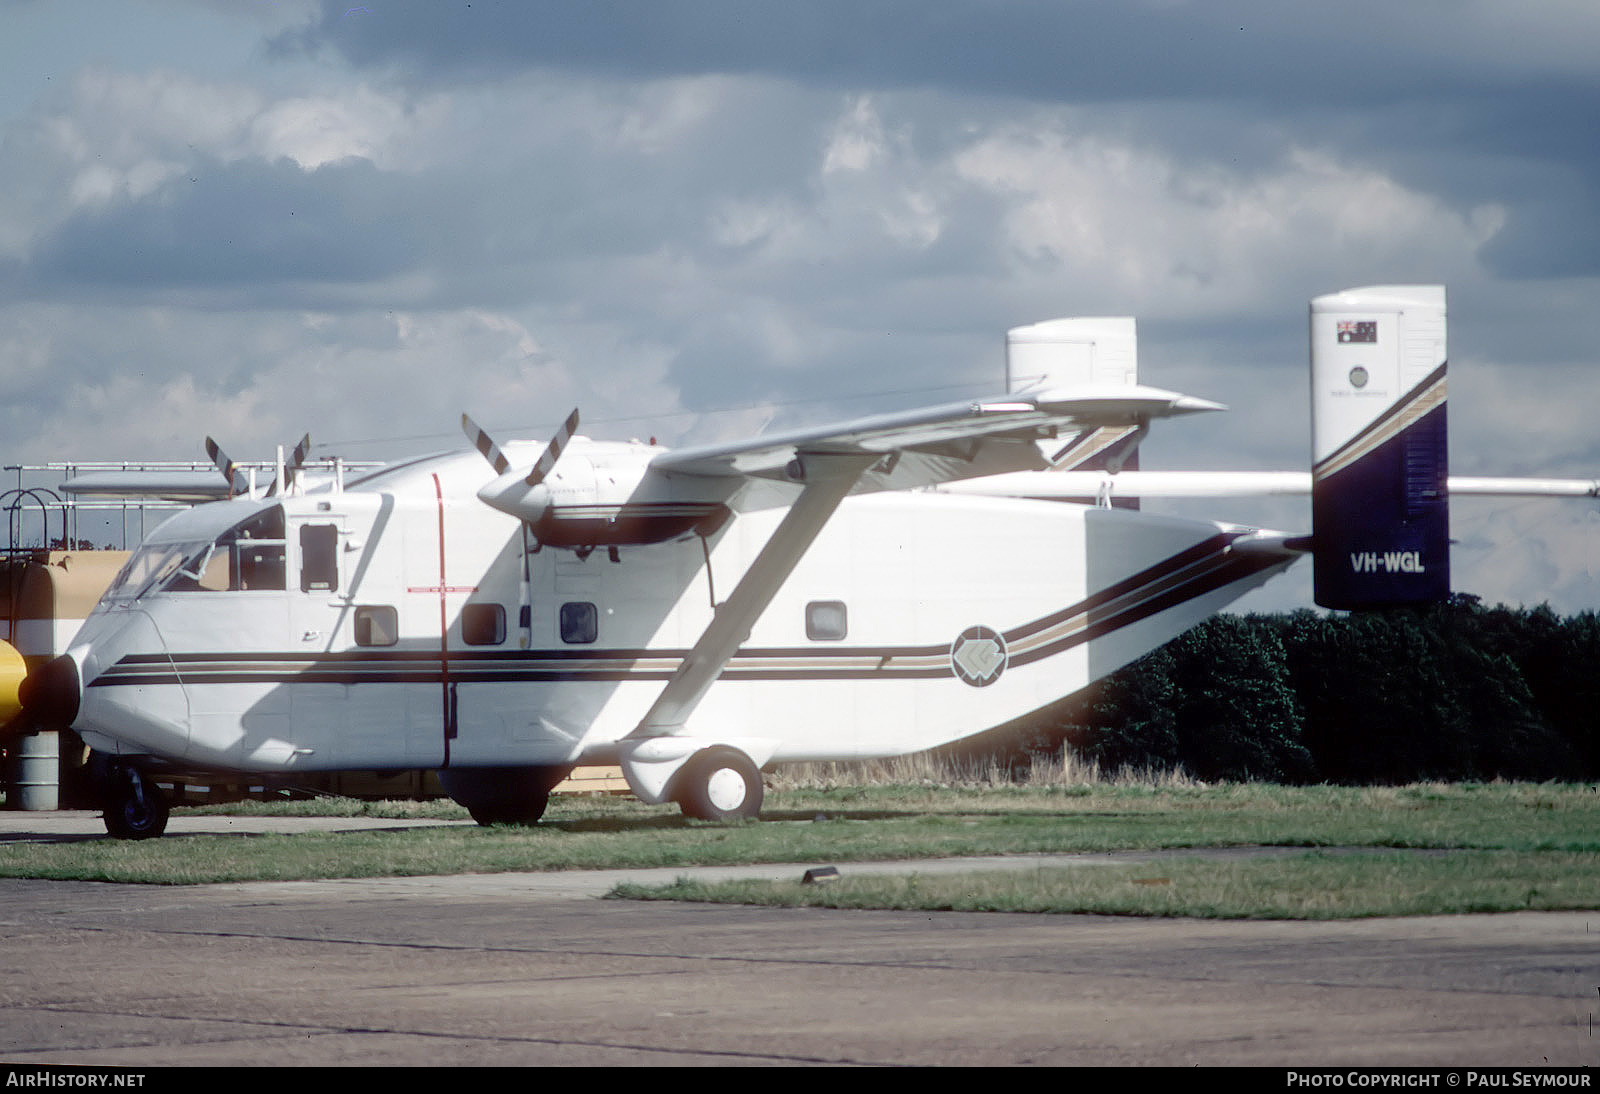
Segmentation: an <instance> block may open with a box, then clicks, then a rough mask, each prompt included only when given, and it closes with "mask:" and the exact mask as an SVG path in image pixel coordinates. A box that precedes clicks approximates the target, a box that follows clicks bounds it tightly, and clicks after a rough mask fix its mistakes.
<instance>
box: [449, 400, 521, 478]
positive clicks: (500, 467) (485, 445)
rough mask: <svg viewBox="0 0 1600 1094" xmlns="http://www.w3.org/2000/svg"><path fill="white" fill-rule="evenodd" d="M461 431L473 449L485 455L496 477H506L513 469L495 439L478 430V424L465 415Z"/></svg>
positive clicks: (462, 416) (462, 417)
mask: <svg viewBox="0 0 1600 1094" xmlns="http://www.w3.org/2000/svg"><path fill="white" fill-rule="evenodd" d="M461 430H462V432H463V433H465V434H466V435H467V440H469V441H471V442H472V447H474V448H476V449H477V450H478V451H479V452H480V453H482V454H483V458H484V459H486V460H488V461H489V464H490V466H492V467H493V468H494V473H495V474H496V475H504V474H505V473H506V472H507V471H509V470H510V469H511V461H510V460H508V459H506V454H505V453H504V452H502V451H500V446H499V445H497V444H495V443H494V439H493V438H492V437H490V436H489V434H487V433H485V432H484V431H483V430H482V429H479V428H478V423H477V422H475V421H473V420H472V419H471V418H469V417H467V416H466V415H465V414H463V415H461Z"/></svg>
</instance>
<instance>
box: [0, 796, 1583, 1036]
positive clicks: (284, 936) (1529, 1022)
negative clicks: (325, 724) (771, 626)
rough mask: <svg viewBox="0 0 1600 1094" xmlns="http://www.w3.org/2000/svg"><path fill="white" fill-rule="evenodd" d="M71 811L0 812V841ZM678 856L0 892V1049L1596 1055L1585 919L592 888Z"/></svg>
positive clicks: (49, 824) (86, 824)
mask: <svg viewBox="0 0 1600 1094" xmlns="http://www.w3.org/2000/svg"><path fill="white" fill-rule="evenodd" d="M98 823H99V822H98V821H96V820H94V819H93V817H92V815H84V814H78V815H72V814H54V815H51V814H16V813H9V814H0V854H3V852H4V844H5V843H7V842H14V841H16V840H21V839H41V838H43V839H52V838H53V839H72V838H84V837H85V836H88V835H90V834H92V833H94V832H96V831H97V830H98V829H97V826H98ZM183 823H184V824H185V825H195V826H197V827H200V828H209V830H228V831H242V830H248V829H252V828H255V827H256V826H257V822H247V821H243V820H241V819H240V818H212V819H209V820H206V819H198V818H183ZM263 823H266V824H267V825H268V826H269V827H277V826H279V825H282V824H284V823H286V822H282V821H276V820H275V821H271V822H263ZM287 823H289V824H291V825H292V824H294V823H297V822H287ZM327 823H329V824H331V825H332V826H341V825H340V824H339V822H327ZM347 823H349V824H351V825H354V824H356V823H358V822H347ZM359 823H364V824H365V825H366V826H377V827H405V826H409V825H407V824H403V823H400V822H392V821H383V822H359ZM316 826H319V827H321V826H324V823H323V822H318V823H317V825H316ZM1103 860H1104V856H1093V857H1085V859H1084V860H1080V861H1088V862H1092V861H1103ZM1017 861H1018V860H1016V859H1011V860H1006V862H1008V863H1010V864H1012V865H1015V864H1016V863H1017ZM802 868H803V867H777V868H760V869H761V871H762V872H768V873H772V874H774V875H775V876H796V875H798V873H799V872H800V870H801V869H802ZM852 868H853V867H850V866H844V867H842V869H845V870H850V869H852ZM901 868H902V869H908V870H910V869H918V870H926V869H928V868H929V867H928V865H927V864H906V865H904V866H902V867H901ZM687 872H689V871H684V870H668V871H606V872H595V873H589V872H583V873H563V874H500V875H470V876H466V877H459V878H408V879H384V880H381V881H332V882H284V883H252V884H246V885H205V886H190V887H156V886H125V885H100V884H87V883H74V882H45V881H16V880H9V881H6V880H0V947H3V948H0V1060H3V1061H5V1062H8V1063H65V1064H102V1063H104V1064H121V1065H130V1066H135V1067H137V1066H142V1065H159V1064H350V1065H382V1064H435V1065H464V1064H593V1065H600V1064H604V1065H629V1064H635V1065H655V1066H660V1065H672V1064H780V1065H781V1064H1181V1065H1190V1064H1278V1065H1376V1064H1386V1065H1398V1064H1413V1065H1453V1066H1466V1065H1473V1064H1476V1065H1495V1064H1498V1065H1542V1064H1547V1063H1548V1064H1559V1065H1591V1066H1592V1065H1594V1064H1596V1063H1600V1033H1597V1032H1596V1031H1595V1029H1594V1026H1595V1023H1596V1019H1597V1018H1600V915H1597V914H1591V913H1563V914H1551V913H1540V914H1533V913H1528V914H1515V915H1500V916H1451V917H1432V918H1422V919H1388V920H1361V921H1351V922H1338V923H1286V922H1266V923H1237V922H1205V921H1174V920H1138V919H1113V918H1106V917H1093V916H1020V915H987V914H985V915H972V914H961V913H905V912H837V911H825V910H811V909H807V910H772V909H758V908H726V907H711V906H705V905H683V904H637V903H631V902H621V901H605V900H599V899H595V895H596V894H598V893H602V892H604V891H605V890H607V889H609V888H610V886H611V885H613V884H614V883H615V882H616V881H617V880H618V879H619V878H621V877H624V876H626V877H632V878H643V879H649V878H650V877H651V876H655V877H659V876H661V875H663V874H665V875H667V876H675V875H677V874H681V873H687ZM724 872H725V871H724Z"/></svg>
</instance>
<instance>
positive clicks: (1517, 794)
mask: <svg viewBox="0 0 1600 1094" xmlns="http://www.w3.org/2000/svg"><path fill="white" fill-rule="evenodd" d="M871 777H873V775H872V773H871V772H870V771H869V772H865V773H863V772H861V770H860V769H859V768H852V769H849V770H848V771H830V770H828V769H814V770H802V771H800V772H796V773H794V774H792V775H790V776H789V777H787V778H785V779H783V780H782V781H779V782H777V783H776V785H775V786H774V788H773V790H772V792H771V793H769V795H768V799H767V803H768V804H767V808H766V809H765V810H764V811H763V817H764V818H765V819H764V820H763V821H762V822H760V823H748V824H733V825H708V824H701V823H698V822H692V821H686V820H684V819H683V818H682V817H681V816H680V815H679V814H678V811H677V809H676V807H672V806H654V807H652V806H645V805H642V804H640V803H638V802H636V801H633V800H631V799H620V798H578V799H558V800H557V801H556V802H555V803H554V804H553V805H552V807H551V811H550V813H549V814H548V816H547V819H546V821H545V822H544V823H542V824H540V825H538V826H537V827H534V828H511V827H495V828H487V829H484V828H478V827H476V826H472V825H467V824H462V825H460V826H446V827H428V828H412V829H406V830H390V831H382V830H380V831H366V832H344V833H304V834H296V835H251V836H245V835H215V836H211V835H208V836H185V837H178V836H168V837H167V838H165V839H160V840H149V841H143V842H124V841H116V840H109V839H91V840H81V841H76V842H60V843H45V842H15V843H8V844H0V876H7V877H35V878H62V879H77V880H91V881H119V882H145V883H153V884H178V885H181V884H195V883H203V882H221V881H249V880H288V879H297V878H330V877H384V876H401V875H423V874H452V873H484V872H498V871H507V870H561V869H598V868H618V867H663V866H664V867H675V866H692V865H700V864H706V865H721V864H734V863H751V862H799V863H812V864H816V863H834V864H846V863H850V862H863V861H871V860H882V859H898V858H936V857H946V856H954V855H978V854H1026V853H1033V852H1073V851H1117V850H1170V849H1197V848H1219V847H1244V846H1265V847H1278V848H1291V849H1292V848H1299V849H1305V850H1312V849H1319V848H1320V849H1333V848H1339V849H1349V848H1359V849H1362V853H1361V854H1355V855H1352V854H1349V853H1341V854H1337V855H1335V854H1320V855H1318V854H1295V855H1290V856H1287V857H1283V856H1279V857H1278V858H1276V859H1272V860H1264V859H1256V860H1251V861H1247V862H1229V863H1220V864H1219V863H1217V862H1212V861H1206V862H1190V863H1182V862H1175V863H1170V864H1169V863H1167V862H1163V863H1162V865H1161V866H1160V868H1159V872H1153V868H1152V867H1148V866H1146V867H1137V868H1132V870H1131V871H1128V870H1122V869H1121V868H1119V867H1095V868H1094V869H1092V870H1090V869H1085V870H1070V871H1065V873H1066V874H1068V875H1070V876H1068V877H1057V876H1055V875H1056V874H1057V873H1060V872H1058V871H1023V872H1022V880H1024V881H1026V882H1027V886H1026V887H1027V888H1028V889H1031V890H1034V892H1032V893H1031V894H1030V895H1023V894H1022V893H1021V892H1016V893H1013V894H1012V895H1009V896H1005V897H1004V898H1003V899H1002V897H1001V896H1000V895H998V894H1000V893H1001V892H1002V890H1004V889H1008V888H1009V889H1016V888H1017V887H1018V885H1019V884H1020V882H1019V881H1018V879H1017V877H1016V876H1012V877H1010V878H1004V877H1002V878H996V877H995V876H993V875H988V876H986V877H985V878H984V879H982V880H981V881H980V880H974V879H957V880H956V881H955V882H953V883H951V884H952V886H953V888H952V889H951V890H949V891H947V890H946V888H944V886H945V882H943V881H941V882H940V883H939V887H938V888H936V887H935V883H934V882H933V880H932V879H931V878H929V877H926V876H922V877H920V878H919V880H917V881H915V883H903V884H902V886H901V889H902V891H901V892H900V895H899V896H893V895H892V892H891V891H890V890H892V889H893V886H890V885H888V883H874V884H875V885H876V886H877V888H876V889H875V890H872V891H864V894H858V895H855V896H851V897H849V899H853V900H856V901H858V902H859V905H858V906H872V907H885V906H888V907H900V906H915V907H973V908H992V909H998V910H1014V911H1094V912H1102V913H1109V914H1156V915H1174V914H1189V915H1274V916H1276V915H1324V914H1328V915H1394V914H1422V913H1425V912H1449V911H1483V910H1505V909H1509V908H1532V907H1540V908H1543V907H1583V908H1600V882H1597V881H1596V879H1600V870H1597V869H1596V866H1600V791H1597V789H1596V787H1594V786H1587V785H1571V784H1515V783H1492V784H1478V785H1472V784H1448V785H1447V784H1427V785H1418V786H1409V787H1331V786H1317V787H1282V786H1273V785H1269V784H1259V783H1251V784H1224V785H1216V786H1206V785H1202V784H1198V783H1194V782H1192V781H1187V780H1183V779H1166V780H1161V781H1158V782H1140V781H1128V780H1121V781H1119V780H1109V781H1100V782H1092V783H1091V782H1083V781H1072V780H1071V779H1055V780H1045V781H1043V782H1042V783H1039V784H1030V785H1017V784H1015V783H1012V782H1010V781H1009V780H1008V779H1007V778H1006V777H1005V776H1004V773H999V772H994V771H987V772H985V771H978V772H968V773H966V774H963V775H961V776H960V777H951V776H949V775H948V773H946V774H944V775H942V776H941V777H930V776H928V775H927V774H926V773H924V774H921V775H919V774H917V773H916V772H915V771H911V772H907V771H905V770H902V771H900V772H899V775H898V777H899V779H900V780H901V781H899V782H895V783H891V784H888V785H880V784H874V783H871V782H868V781H867V779H868V778H871ZM205 811H207V812H214V811H218V810H217V808H216V807H212V808H209V809H207V810H205ZM226 811H228V812H265V813H274V814H278V815H283V814H285V813H296V812H307V811H314V812H317V813H319V814H327V813H329V812H334V813H337V814H342V815H365V816H380V817H385V816H396V817H408V816H417V815H428V816H433V817H437V818H441V819H452V818H458V819H462V820H464V819H465V814H464V812H463V811H461V810H460V809H459V808H458V807H456V806H453V805H450V804H448V803H428V804H426V805H425V806H422V807H417V806H415V805H413V804H412V803H391V804H387V805H384V804H375V803H362V802H353V801H348V800H344V801H339V800H335V801H331V802H330V801H326V800H324V801H322V802H318V803H280V804H272V805H261V804H249V805H243V806H229V807H226ZM176 812H177V813H178V814H180V815H181V813H182V812H183V811H181V810H180V811H176ZM1398 849H1407V850H1412V851H1415V850H1418V849H1434V850H1451V851H1453V852H1457V853H1452V854H1450V855H1444V856H1426V855H1417V854H1414V853H1413V854H1402V855H1396V854H1394V853H1393V852H1394V851H1396V850H1398ZM846 873H848V871H846ZM1151 877H1164V878H1166V879H1167V880H1166V881H1165V882H1150V881H1148V879H1149V878H1151ZM1141 879H1146V880H1141ZM855 886H856V882H855V881H854V880H851V881H850V882H849V883H848V884H840V885H836V886H828V887H826V888H825V890H824V889H818V888H816V887H812V889H813V891H811V892H808V893H804V894H801V896H799V897H796V896H793V895H790V896H786V897H784V898H783V899H785V900H796V901H798V900H805V901H813V900H817V899H822V900H824V901H827V902H833V901H842V900H844V899H846V897H847V894H849V893H851V892H853V891H855ZM906 890H909V891H911V892H914V893H915V894H917V899H918V900H920V901H922V903H917V904H914V905H911V904H905V903H893V902H892V900H897V901H902V902H903V901H905V900H907V899H909V898H908V897H907V896H906ZM980 890H981V891H980ZM963 891H965V892H969V893H970V894H972V895H969V896H967V897H960V896H959V894H960V893H961V892H963ZM689 892H690V891H689V890H685V889H678V888H675V889H674V890H672V891H671V892H670V893H665V894H660V893H658V894H654V895H658V896H660V895H673V896H680V897H681V898H683V899H713V898H715V899H737V900H740V901H745V900H751V901H757V900H759V901H770V900H774V899H778V898H777V897H774V896H772V895H770V894H767V895H761V896H759V897H757V896H755V895H751V894H753V893H754V890H745V891H739V892H735V891H732V890H728V891H724V892H723V895H716V896H714V895H713V894H712V893H711V892H710V890H694V891H693V892H694V893H696V894H698V895H693V896H690V895H687V894H688V893H689ZM1408 892H1409V893H1410V895H1407V893H1408ZM953 893H954V894H955V895H952V894H953ZM1296 893H1300V894H1303V895H1300V896H1295V895H1294V894H1296ZM729 894H732V895H729ZM1130 894H1131V897H1130ZM629 895H639V894H634V893H631V892H630V894H629ZM891 897H892V900H891ZM1358 898H1359V899H1358ZM1379 898H1381V899H1379ZM958 900H966V901H967V903H965V904H962V903H958ZM985 902H992V903H985Z"/></svg>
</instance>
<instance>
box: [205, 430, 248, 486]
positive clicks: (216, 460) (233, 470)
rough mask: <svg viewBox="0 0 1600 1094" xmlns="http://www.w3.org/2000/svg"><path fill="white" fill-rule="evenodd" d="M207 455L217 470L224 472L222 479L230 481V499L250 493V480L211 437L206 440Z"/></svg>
mask: <svg viewBox="0 0 1600 1094" xmlns="http://www.w3.org/2000/svg"><path fill="white" fill-rule="evenodd" d="M206 455H207V456H209V457H210V458H211V462H212V463H213V464H215V465H216V468H217V470H218V471H221V472H222V477H223V478H225V479H227V480H228V496H229V497H237V496H238V495H240V494H248V493H249V492H250V480H249V478H247V477H246V475H245V473H244V471H243V469H241V468H240V467H239V465H238V464H236V463H234V462H233V461H232V460H231V459H229V458H228V454H227V453H226V452H224V451H223V450H222V449H221V448H219V447H218V446H217V442H216V441H214V440H212V439H211V438H210V437H207V438H206Z"/></svg>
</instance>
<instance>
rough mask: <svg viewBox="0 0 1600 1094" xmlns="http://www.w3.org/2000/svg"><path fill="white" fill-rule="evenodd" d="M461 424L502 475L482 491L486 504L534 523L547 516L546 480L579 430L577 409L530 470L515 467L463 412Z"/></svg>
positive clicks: (548, 491) (548, 498) (469, 437)
mask: <svg viewBox="0 0 1600 1094" xmlns="http://www.w3.org/2000/svg"><path fill="white" fill-rule="evenodd" d="M461 428H462V430H463V431H464V432H465V433H466V435H467V438H468V439H469V440H471V441H472V444H473V447H475V448H477V450H478V451H479V452H480V453H482V454H483V458H484V459H486V460H488V461H489V465H490V466H491V467H493V468H494V470H495V474H496V475H498V476H499V477H498V478H496V479H495V480H494V481H493V482H491V483H490V484H489V485H487V486H485V487H484V488H483V489H482V490H479V491H478V497H479V499H480V500H482V501H483V503H484V504H485V505H489V506H492V507H493V508H495V509H498V510H500V511H501V512H503V513H510V514H511V515H512V516H514V517H517V518H518V519H520V520H525V521H528V522H529V523H531V524H537V523H538V522H539V521H540V520H541V519H543V517H544V516H545V514H546V513H548V512H549V511H550V488H549V487H548V486H546V485H545V484H544V480H545V478H546V476H548V475H549V474H550V472H551V471H552V470H553V469H554V468H555V466H556V461H557V460H559V459H560V458H561V452H562V450H563V449H565V448H566V447H567V442H568V441H570V440H572V435H573V434H574V433H576V432H577V430H578V412H577V410H576V409H574V410H573V412H572V413H571V414H569V415H567V420H566V421H565V422H563V423H561V428H560V429H559V430H557V431H556V435H555V436H554V437H552V438H550V443H549V444H547V445H545V449H544V452H542V453H541V454H540V456H539V459H538V461H537V462H535V463H534V465H533V468H532V469H531V470H529V471H528V473H527V474H523V472H522V469H521V468H513V467H512V466H511V461H510V460H508V459H506V455H505V453H504V452H503V451H501V449H500V446H499V445H497V444H495V442H494V440H493V439H492V438H491V437H490V436H489V435H488V434H487V433H485V432H484V431H483V430H482V429H480V428H479V427H478V425H477V423H475V422H474V421H473V420H472V419H471V418H469V417H467V416H466V415H465V414H463V415H461Z"/></svg>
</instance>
